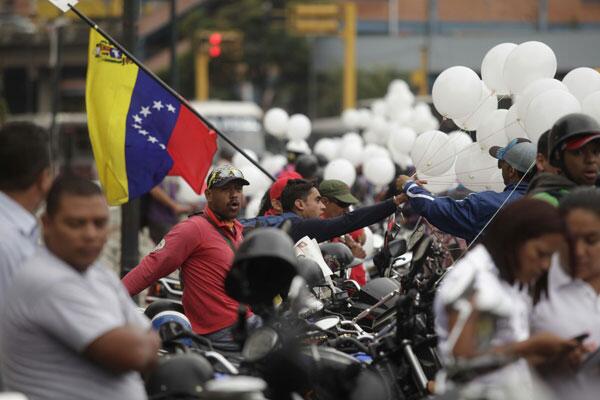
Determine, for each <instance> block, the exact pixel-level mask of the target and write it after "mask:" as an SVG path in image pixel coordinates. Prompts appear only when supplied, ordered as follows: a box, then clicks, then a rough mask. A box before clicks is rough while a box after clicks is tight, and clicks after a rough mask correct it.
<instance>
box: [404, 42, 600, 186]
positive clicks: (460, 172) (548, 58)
mask: <svg viewBox="0 0 600 400" xmlns="http://www.w3.org/2000/svg"><path fill="white" fill-rule="evenodd" d="M556 69H557V60H556V56H555V54H554V52H553V51H552V49H551V48H550V47H548V46H547V45H546V44H544V43H541V42H536V41H530V42H524V43H521V44H519V45H517V44H515V43H502V44H499V45H497V46H495V47H493V48H492V49H490V50H489V51H488V52H487V54H486V55H485V57H484V58H483V62H482V64H481V76H482V79H479V76H477V74H476V73H475V72H474V71H473V70H471V69H469V68H467V67H464V66H454V67H451V68H448V69H446V70H445V71H443V72H442V73H441V74H440V75H439V76H438V78H437V79H436V81H435V83H434V85H433V90H432V98H433V103H434V105H435V107H436V109H437V110H438V112H439V113H440V114H441V115H442V116H443V117H445V118H450V119H452V120H453V121H454V123H455V124H456V125H457V126H458V127H460V128H461V129H464V130H469V131H476V140H477V142H476V143H474V144H471V145H466V143H467V142H466V140H465V142H464V143H465V146H464V147H463V148H462V149H457V152H456V161H455V163H454V172H455V174H456V179H457V180H458V182H461V183H462V184H464V185H465V186H467V187H468V188H469V189H471V190H475V191H480V190H489V189H492V190H501V188H502V186H503V185H502V177H501V174H500V171H499V170H498V169H497V168H496V164H495V162H494V160H493V159H492V158H490V157H489V156H488V154H487V152H488V149H489V148H490V147H491V146H496V145H498V146H504V145H506V144H507V143H508V142H509V141H510V140H511V139H514V138H517V137H524V138H529V139H530V140H531V141H532V142H533V143H537V141H538V139H539V137H540V136H541V135H542V133H544V132H545V131H546V130H548V129H550V128H551V127H552V125H553V124H554V122H556V120H558V119H559V118H560V117H562V116H564V115H567V114H570V113H574V112H584V113H587V114H589V115H591V116H593V117H595V118H597V119H598V118H600V73H599V72H598V71H596V70H594V69H591V68H585V67H584V68H576V69H574V70H572V71H570V72H569V73H568V74H567V75H566V76H565V77H564V79H563V80H562V82H561V81H558V80H556V79H554V75H555V74H556ZM497 96H511V97H512V103H513V105H512V106H511V107H510V109H508V110H503V109H498V97H497ZM437 136H440V138H439V139H438V138H433V139H432V143H431V145H434V144H436V145H437V146H443V145H444V144H443V142H444V140H443V139H442V138H441V135H437ZM413 158H415V157H414V156H413ZM442 161H443V160H440V159H439V155H437V157H433V156H432V152H429V154H426V155H425V156H423V161H422V162H421V164H423V163H425V165H418V163H417V165H416V167H417V171H418V172H419V173H420V175H422V174H421V173H424V174H428V175H434V176H438V175H436V173H437V172H439V169H440V168H437V167H439V166H440V164H442ZM452 174H453V172H452V171H451V170H450V171H448V172H442V175H443V176H445V177H446V178H445V180H448V179H447V177H450V176H452Z"/></svg>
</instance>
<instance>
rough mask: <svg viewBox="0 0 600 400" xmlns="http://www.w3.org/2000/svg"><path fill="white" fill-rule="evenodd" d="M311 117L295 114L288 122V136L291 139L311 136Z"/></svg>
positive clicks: (302, 138)
mask: <svg viewBox="0 0 600 400" xmlns="http://www.w3.org/2000/svg"><path fill="white" fill-rule="evenodd" d="M311 129H312V127H311V124H310V119H308V117H307V116H306V115H304V114H294V115H292V116H291V117H290V120H289V122H288V130H287V136H288V138H289V139H290V140H304V139H306V138H307V137H309V136H310V131H311Z"/></svg>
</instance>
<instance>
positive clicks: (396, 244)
mask: <svg viewBox="0 0 600 400" xmlns="http://www.w3.org/2000/svg"><path fill="white" fill-rule="evenodd" d="M406 249H407V246H406V240H404V239H396V240H393V241H392V242H390V244H389V251H390V256H391V257H392V258H396V257H398V256H399V255H402V254H404V253H405V252H406Z"/></svg>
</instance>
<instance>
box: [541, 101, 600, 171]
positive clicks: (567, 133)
mask: <svg viewBox="0 0 600 400" xmlns="http://www.w3.org/2000/svg"><path fill="white" fill-rule="evenodd" d="M594 134H600V124H599V123H598V121H596V120H595V119H594V118H592V117H590V116H589V115H585V114H580V113H574V114H569V115H565V116H564V117H562V118H560V119H559V120H558V121H556V122H555V123H554V125H553V126H552V129H551V130H550V134H549V135H548V159H549V160H550V165H552V166H554V167H557V168H561V169H563V170H564V165H563V150H564V145H565V143H566V142H567V141H569V140H571V139H574V138H577V137H580V136H587V135H594ZM563 172H564V173H566V174H568V171H563Z"/></svg>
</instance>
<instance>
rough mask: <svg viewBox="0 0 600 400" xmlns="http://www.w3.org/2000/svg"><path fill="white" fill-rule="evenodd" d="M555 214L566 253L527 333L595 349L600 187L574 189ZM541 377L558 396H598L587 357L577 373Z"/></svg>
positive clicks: (599, 330)
mask: <svg viewBox="0 0 600 400" xmlns="http://www.w3.org/2000/svg"><path fill="white" fill-rule="evenodd" d="M559 212H560V214H561V216H562V217H563V218H564V221H565V223H566V228H567V238H568V240H569V245H570V246H569V249H570V251H569V252H568V253H566V252H565V254H563V257H558V255H557V256H555V257H554V258H553V260H552V261H553V262H552V266H551V268H550V272H549V273H548V285H547V296H542V299H541V301H540V302H539V303H538V304H537V305H536V306H535V308H534V311H533V315H532V330H533V331H534V332H539V331H546V332H552V333H554V334H556V335H560V336H562V337H576V336H581V337H582V339H581V341H582V342H583V343H585V344H586V346H588V347H596V346H597V345H598V344H600V189H599V188H596V187H587V188H579V189H575V190H574V191H572V192H571V193H569V194H568V195H566V196H565V197H563V198H562V200H561V202H560V206H559ZM583 336H585V338H584V337H583ZM588 372H589V373H588ZM545 378H546V380H547V382H548V384H549V385H550V386H551V387H552V388H553V389H554V391H555V392H556V393H557V394H558V395H559V396H560V398H568V399H577V400H581V399H586V400H587V399H597V398H598V396H599V393H600V373H599V370H598V362H596V363H595V365H594V362H593V360H592V359H591V360H590V362H588V363H584V365H583V366H578V368H576V369H571V368H563V369H560V370H553V371H549V372H548V374H547V376H545Z"/></svg>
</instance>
